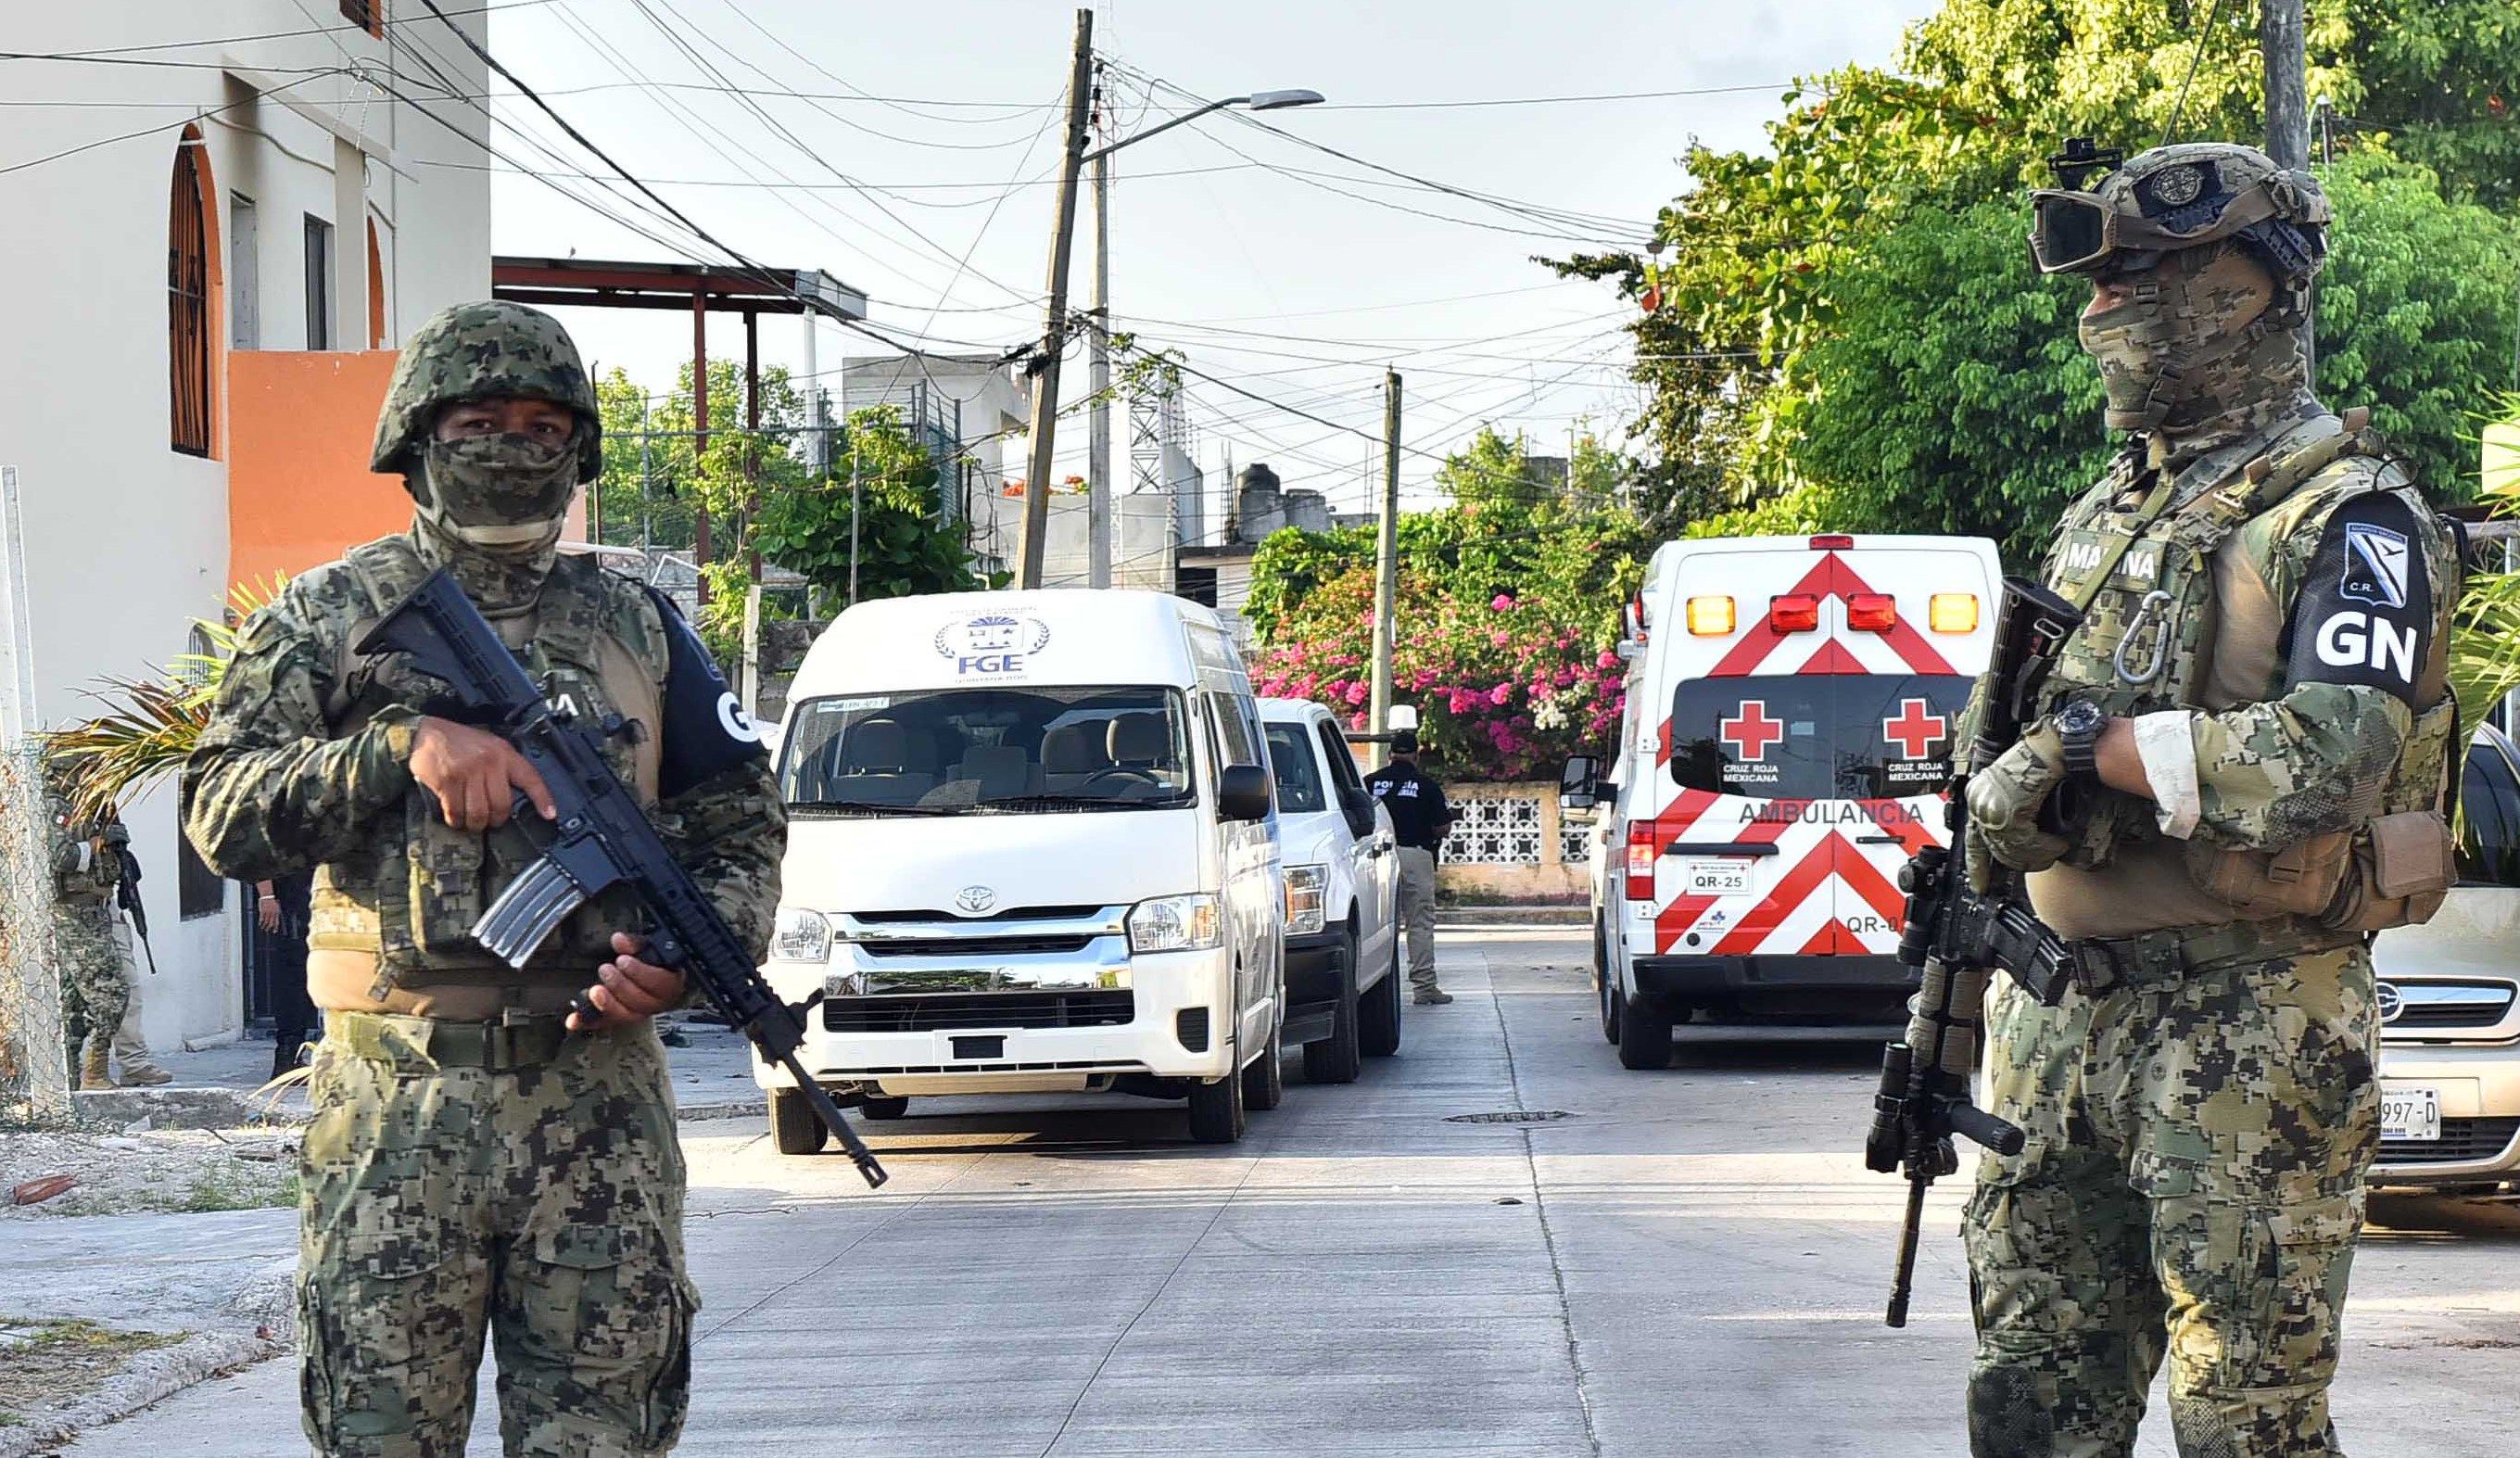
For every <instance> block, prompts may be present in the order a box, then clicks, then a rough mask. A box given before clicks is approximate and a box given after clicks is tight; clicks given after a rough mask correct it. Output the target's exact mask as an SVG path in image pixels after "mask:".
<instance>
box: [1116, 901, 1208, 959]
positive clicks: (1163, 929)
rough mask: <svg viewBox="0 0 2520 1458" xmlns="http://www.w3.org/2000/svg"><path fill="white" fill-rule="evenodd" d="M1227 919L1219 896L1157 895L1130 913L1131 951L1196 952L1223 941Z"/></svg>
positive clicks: (1138, 905)
mask: <svg viewBox="0 0 2520 1458" xmlns="http://www.w3.org/2000/svg"><path fill="white" fill-rule="evenodd" d="M1224 923H1225V917H1224V914H1223V913H1222V912H1220V911H1219V910H1218V909H1217V905H1216V897H1214V896H1212V895H1209V894H1208V893H1207V892H1205V891H1198V892H1195V893H1193V894H1191V895H1187V896H1157V897H1156V898H1155V899H1153V900H1151V901H1141V902H1139V903H1138V904H1137V905H1136V906H1134V907H1132V908H1130V911H1129V950H1130V951H1132V952H1197V951H1205V950H1206V949H1207V948H1209V947H1212V946H1216V945H1219V944H1220V943H1221V942H1222V941H1223V940H1224V936H1223V930H1224Z"/></svg>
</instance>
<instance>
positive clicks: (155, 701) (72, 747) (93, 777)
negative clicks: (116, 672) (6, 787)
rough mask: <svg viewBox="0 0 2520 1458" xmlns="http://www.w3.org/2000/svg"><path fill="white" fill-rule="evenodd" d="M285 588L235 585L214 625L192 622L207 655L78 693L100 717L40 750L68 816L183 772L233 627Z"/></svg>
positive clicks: (180, 658) (212, 698) (279, 583)
mask: <svg viewBox="0 0 2520 1458" xmlns="http://www.w3.org/2000/svg"><path fill="white" fill-rule="evenodd" d="M288 580H289V579H288V578H287V577H285V576H283V577H275V578H273V579H271V580H270V581H269V582H268V583H266V582H265V581H263V580H262V579H260V578H257V579H255V580H253V581H251V582H240V583H238V584H237V585H236V586H235V587H233V588H231V589H229V591H228V611H227V613H226V615H223V617H222V618H221V620H219V621H216V622H213V621H211V620H209V619H208V618H195V619H194V626H195V627H197V628H199V629H200V630H201V634H202V638H203V642H205V643H206V644H207V645H208V650H209V651H208V652H206V653H186V654H178V655H177V656H176V657H175V658H173V659H171V660H169V661H168V662H167V663H166V665H165V666H164V667H162V668H159V669H158V670H157V673H158V677H157V678H155V679H145V678H117V677H112V676H108V677H105V678H102V679H99V680H98V685H99V686H98V687H95V688H90V689H84V690H81V693H82V694H84V695H85V696H86V697H87V698H89V699H92V700H94V701H95V702H96V703H98V704H99V705H101V706H104V712H102V713H100V714H98V715H97V716H96V717H94V718H91V719H84V720H81V721H79V722H78V723H75V724H71V725H69V726H68V727H67V728H64V729H60V730H57V731H55V732H54V733H53V734H52V735H51V736H49V737H48V739H47V740H46V742H45V747H44V755H45V757H46V758H47V759H49V760H51V761H52V762H54V763H56V764H59V765H61V766H62V768H63V769H64V770H65V771H66V773H67V779H68V784H69V791H70V802H71V807H72V811H73V813H75V814H78V815H80V816H82V817H102V816H103V815H105V814H107V813H109V812H111V811H112V810H113V809H114V808H115V807H116V806H118V805H121V804H123V803H125V802H126V801H128V800H130V799H132V798H133V797H136V796H138V795H139V794H140V793H141V792H143V791H145V790H147V789H148V788H149V787H150V786H151V785H153V784H155V783H156V782H158V780H160V779H162V778H164V777H165V776H167V775H170V774H173V773H174V772H175V771H176V770H177V769H178V768H180V767H181V766H182V765H183V762H184V760H185V758H186V757H187V756H188V755H190V754H191V753H192V752H193V747H194V746H195V745H197V744H199V743H200V742H201V737H202V730H203V728H204V727H206V726H207V725H208V723H209V721H210V706H211V705H212V704H213V703H214V702H216V701H217V699H218V696H219V685H220V684H221V683H222V682H224V681H225V679H226V678H227V669H228V663H229V662H230V661H232V660H233V659H234V658H235V657H236V649H237V628H238V625H240V624H242V623H243V622H244V621H245V619H246V618H248V617H250V616H252V615H254V614H255V613H258V612H260V611H261V610H262V609H264V608H266V607H268V606H270V604H271V603H272V601H273V600H274V599H276V598H278V597H279V596H280V590H281V588H283V587H284V586H286V585H287V584H288Z"/></svg>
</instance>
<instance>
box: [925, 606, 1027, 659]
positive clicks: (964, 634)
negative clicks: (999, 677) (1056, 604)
mask: <svg viewBox="0 0 2520 1458" xmlns="http://www.w3.org/2000/svg"><path fill="white" fill-rule="evenodd" d="M1049 642H1050V624H1049V623H1046V622H1044V621H1042V620H1041V619H1040V618H1038V617H1035V616H1033V615H1031V614H1028V613H1027V614H1022V615H1013V614H1007V613H984V614H981V615H977V616H973V617H962V618H956V619H955V620H954V621H952V622H948V623H947V624H945V625H944V626H943V627H941V628H938V629H937V630H936V652H937V654H938V656H940V657H942V658H945V659H948V660H951V661H952V662H953V664H954V671H955V672H957V673H1021V672H1022V671H1023V670H1024V663H1025V661H1026V660H1027V659H1028V658H1029V657H1030V656H1032V655H1033V654H1036V653H1039V652H1041V650H1042V648H1043V647H1044V646H1045V645H1047V644H1048V643H1049Z"/></svg>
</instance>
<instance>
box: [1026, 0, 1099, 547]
mask: <svg viewBox="0 0 2520 1458" xmlns="http://www.w3.org/2000/svg"><path fill="white" fill-rule="evenodd" d="M1093 68H1094V12H1092V11H1090V10H1080V11H1078V12H1077V13H1076V54H1075V56H1074V57H1073V58H1072V60H1071V61H1070V63H1069V66H1068V71H1067V150H1066V154H1065V158H1064V159H1063V160H1062V161H1061V162H1060V164H1059V169H1058V221H1057V225H1056V226H1055V227H1053V228H1052V230H1051V235H1050V324H1049V328H1048V329H1047V330H1046V331H1045V332H1044V334H1043V337H1042V353H1041V366H1040V368H1039V369H1037V370H1035V371H1034V372H1033V382H1032V462H1031V464H1030V466H1029V468H1028V469H1027V470H1026V472H1025V474H1024V512H1023V542H1022V545H1021V546H1020V547H1018V548H1017V549H1016V568H1015V585H1016V586H1017V587H1027V588H1029V587H1039V586H1040V585H1041V559H1042V553H1043V550H1044V549H1045V548H1046V547H1047V546H1048V545H1049V541H1048V538H1049V536H1050V483H1051V470H1052V468H1051V459H1052V455H1053V453H1054V449H1055V447H1056V446H1057V431H1058V354H1059V350H1060V349H1062V348H1063V347H1065V345H1066V342H1067V256H1068V253H1069V251H1071V248H1072V246H1073V244H1074V243H1075V240H1076V177H1077V174H1078V173H1079V172H1080V171H1082V170H1083V169H1084V163H1085V137H1086V127H1085V123H1086V119H1087V116H1088V114H1090V112H1091V111H1092V102H1093V95H1092V89H1093V80H1094V78H1093Z"/></svg>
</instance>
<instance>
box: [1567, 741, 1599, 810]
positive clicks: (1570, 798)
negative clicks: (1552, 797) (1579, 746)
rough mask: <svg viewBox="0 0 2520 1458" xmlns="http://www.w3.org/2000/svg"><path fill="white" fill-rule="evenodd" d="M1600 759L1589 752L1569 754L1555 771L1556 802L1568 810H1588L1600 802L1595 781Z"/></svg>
mask: <svg viewBox="0 0 2520 1458" xmlns="http://www.w3.org/2000/svg"><path fill="white" fill-rule="evenodd" d="M1599 773H1600V761H1599V760H1598V759H1596V758H1594V757H1593V756H1592V755H1590V754H1569V755H1568V756H1566V767H1565V768H1564V769H1562V770H1559V771H1558V772H1557V803H1558V804H1559V805H1560V806H1562V807H1564V808H1566V809H1569V810H1589V809H1591V808H1593V806H1594V805H1596V804H1598V803H1599V802H1600V798H1601V797H1600V794H1599V791H1598V784H1597V781H1598V776H1599Z"/></svg>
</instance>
